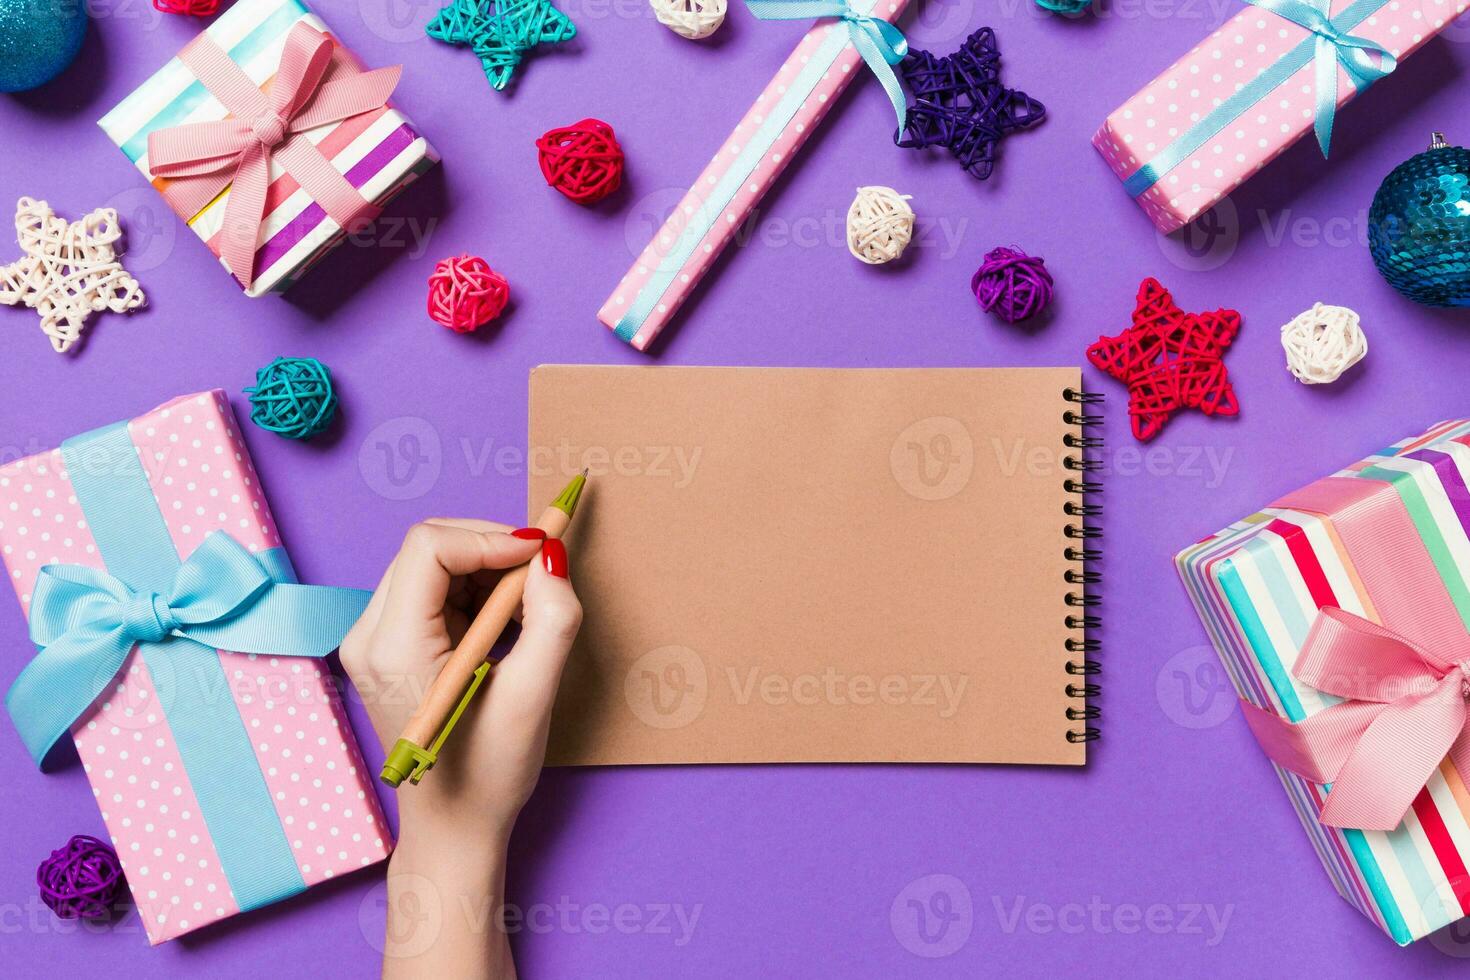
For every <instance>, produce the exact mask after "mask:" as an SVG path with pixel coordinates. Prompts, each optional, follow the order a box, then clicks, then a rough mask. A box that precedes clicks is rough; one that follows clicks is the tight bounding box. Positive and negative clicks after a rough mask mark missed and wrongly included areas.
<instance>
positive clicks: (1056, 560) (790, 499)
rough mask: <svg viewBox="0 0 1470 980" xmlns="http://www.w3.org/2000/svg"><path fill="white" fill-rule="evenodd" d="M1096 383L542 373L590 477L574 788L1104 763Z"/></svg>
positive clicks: (569, 695)
mask: <svg viewBox="0 0 1470 980" xmlns="http://www.w3.org/2000/svg"><path fill="white" fill-rule="evenodd" d="M1080 385H1081V378H1080V372H1079V371H1078V370H1077V369H1075V368H1041V369H1030V368H1028V369H940V370H888V369H879V370H834V369H768V368H682V367H598V366H560V365H551V366H543V367H538V368H536V369H535V370H534V371H532V373H531V383H530V456H529V459H530V461H531V475H530V488H529V493H530V497H529V500H530V501H531V502H532V503H533V504H535V503H538V502H543V501H545V500H548V499H550V498H551V497H553V496H555V494H556V492H557V491H558V490H559V489H560V488H561V487H562V485H563V484H565V483H566V481H567V479H568V478H569V477H570V476H571V475H573V474H575V473H577V472H579V471H581V470H582V469H583V468H584V467H586V468H588V469H589V471H590V473H589V481H588V487H587V491H586V493H585V495H584V496H583V499H582V503H581V506H580V509H579V510H578V513H577V519H576V522H575V523H574V524H573V527H572V530H571V532H570V533H569V535H568V538H567V544H568V549H569V551H570V553H571V571H572V581H573V582H574V583H575V585H576V587H577V592H578V594H579V595H580V597H581V599H582V602H583V605H584V607H585V620H584V624H583V628H582V632H581V634H580V636H579V638H578V640H577V645H576V648H575V649H574V650H573V652H572V656H571V659H570V661H569V663H568V665H567V669H566V674H565V677H564V679H563V682H562V686H561V692H560V696H559V700H558V702H557V706H556V712H555V716H554V720H553V725H552V735H551V742H550V747H549V750H548V753H547V762H548V763H549V764H551V765H619V764H645V763H737V762H1009V763H1050V764H1059V765H1080V764H1082V763H1084V762H1085V761H1086V758H1087V755H1086V753H1087V743H1088V741H1090V740H1091V739H1093V738H1095V737H1096V735H1097V727H1096V721H1095V718H1096V713H1097V712H1096V706H1095V705H1093V706H1090V705H1089V704H1088V700H1087V699H1088V696H1089V695H1094V694H1096V685H1095V683H1094V681H1095V677H1094V676H1093V674H1094V673H1095V672H1096V670H1097V664H1096V663H1095V662H1094V661H1093V660H1092V659H1090V658H1089V656H1088V655H1089V654H1090V653H1091V652H1092V651H1093V649H1094V648H1095V646H1096V638H1095V637H1094V638H1091V639H1089V638H1088V636H1087V634H1086V629H1087V628H1088V627H1091V626H1093V625H1095V623H1094V622H1093V620H1094V618H1095V617H1094V612H1095V610H1094V609H1093V608H1091V606H1092V604H1093V603H1094V602H1095V601H1096V598H1097V597H1096V595H1095V594H1092V593H1095V591H1096V586H1095V585H1091V584H1084V583H1090V582H1091V581H1092V579H1093V578H1094V577H1095V571H1093V572H1090V573H1089V570H1088V569H1087V565H1086V562H1085V559H1090V558H1092V557H1093V554H1092V552H1093V551H1094V546H1095V543H1094V542H1093V541H1092V540H1091V537H1092V535H1095V534H1096V533H1097V528H1096V526H1095V524H1096V521H1095V519H1094V520H1092V521H1091V522H1089V517H1090V515H1091V513H1092V511H1093V509H1094V508H1095V506H1096V503H1095V501H1094V503H1093V504H1091V505H1088V504H1084V496H1083V491H1089V490H1092V489H1094V488H1095V480H1096V475H1095V474H1093V473H1091V472H1090V471H1088V470H1085V469H1078V468H1075V467H1088V466H1090V465H1091V464H1090V463H1082V462H1078V461H1079V460H1081V459H1083V458H1084V454H1085V451H1086V450H1087V449H1089V448H1090V447H1091V446H1092V445H1093V444H1095V442H1096V440H1095V438H1094V437H1092V436H1087V435H1085V434H1084V433H1085V427H1086V425H1088V424H1090V423H1091V422H1092V421H1093V417H1092V416H1091V415H1089V414H1086V413H1087V411H1088V406H1087V405H1086V404H1085V402H1087V401H1092V400H1094V399H1096V398H1098V397H1100V396H1097V395H1095V394H1092V393H1087V394H1083V393H1082V392H1081V391H1080Z"/></svg>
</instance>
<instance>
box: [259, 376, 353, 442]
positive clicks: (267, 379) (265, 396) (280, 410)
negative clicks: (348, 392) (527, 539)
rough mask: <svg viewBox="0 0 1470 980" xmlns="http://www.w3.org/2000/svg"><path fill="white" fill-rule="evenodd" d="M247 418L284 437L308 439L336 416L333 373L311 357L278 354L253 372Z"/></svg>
mask: <svg viewBox="0 0 1470 980" xmlns="http://www.w3.org/2000/svg"><path fill="white" fill-rule="evenodd" d="M245 394H247V395H249V396H250V405H251V411H250V421H252V422H254V423H255V424H256V425H258V426H260V427H261V428H262V429H265V430H266V431H267V432H274V433H275V434H276V435H279V436H284V437H285V438H287V439H310V438H311V437H312V436H315V435H320V434H321V433H322V432H324V431H326V428H327V426H329V425H331V424H332V419H333V418H335V417H336V415H337V392H336V390H335V389H334V388H333V387H332V372H331V370H330V369H328V368H327V366H326V365H325V364H323V363H322V362H321V361H318V360H317V359H316V358H314V357H278V358H276V359H275V360H274V361H271V362H270V363H269V364H267V365H266V366H265V367H263V368H261V369H260V370H259V371H256V372H255V387H253V388H246V389H245Z"/></svg>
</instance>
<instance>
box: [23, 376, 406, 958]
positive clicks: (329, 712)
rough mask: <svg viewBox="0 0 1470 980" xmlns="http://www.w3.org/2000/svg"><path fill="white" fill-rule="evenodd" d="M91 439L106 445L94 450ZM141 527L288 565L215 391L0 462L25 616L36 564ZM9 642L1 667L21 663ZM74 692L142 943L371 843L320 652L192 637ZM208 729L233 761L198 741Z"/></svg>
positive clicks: (357, 853) (340, 861) (359, 780)
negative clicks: (216, 645)
mask: <svg viewBox="0 0 1470 980" xmlns="http://www.w3.org/2000/svg"><path fill="white" fill-rule="evenodd" d="M99 436H105V437H106V438H108V439H110V440H111V441H112V445H113V446H114V447H117V448H116V452H120V453H122V454H123V455H122V456H116V457H108V456H106V455H105V454H100V455H99V454H94V453H93V450H94V449H97V448H98V446H99V442H98V441H96V440H94V437H99ZM78 447H81V448H78ZM128 457H132V461H129V460H128ZM124 464H126V465H124ZM132 471H136V473H134V472H132ZM135 480H137V481H145V482H142V483H139V484H134V483H133V481H135ZM99 487H100V490H99ZM99 492H100V493H102V494H103V495H108V496H112V497H115V498H116V499H120V500H126V501H127V503H126V505H125V506H126V507H127V509H128V510H127V519H126V520H123V521H115V520H114V521H111V522H110V525H111V526H110V527H109V526H108V524H109V522H107V521H104V520H103V519H102V515H99V514H98V513H97V512H96V510H95V508H94V506H93V505H94V504H95V503H96V500H97V496H96V495H97V494H98V493H99ZM89 498H90V499H89ZM145 511H146V513H145ZM149 528H156V529H157V531H158V533H159V534H160V535H161V536H163V542H164V544H165V545H166V546H167V547H169V548H170V550H171V551H174V552H176V553H177V555H178V556H179V558H181V559H187V558H188V557H189V556H190V555H191V554H193V553H195V552H196V551H198V550H199V549H201V547H202V546H204V544H205V542H206V541H207V540H210V538H211V536H213V535H217V534H218V532H226V533H227V534H228V535H229V537H230V538H233V539H234V541H235V542H236V543H237V544H238V546H239V547H242V548H244V549H246V550H247V551H248V552H249V553H250V554H252V555H255V556H257V557H258V558H259V559H260V560H262V561H263V562H264V561H266V560H267V559H269V560H271V561H273V562H274V563H275V564H276V565H277V566H281V567H284V569H285V571H284V572H283V573H282V574H283V578H282V579H281V580H283V581H291V580H292V579H293V578H294V575H293V574H291V573H290V571H289V569H290V564H289V559H288V558H286V557H285V552H284V551H283V550H282V546H281V538H280V533H279V531H278V530H277V528H276V523H275V521H274V519H273V518H272V517H271V511H270V506H269V504H268V503H267V502H266V498H265V493H264V491H263V489H262V487H261V485H260V479H259V477H258V476H257V475H256V472H255V468H254V466H253V465H252V464H251V461H250V455H249V452H248V451H247V449H246V447H245V442H244V440H243V438H242V436H241V433H240V427H239V424H238V423H237V422H236V420H235V417H234V414H233V412H232V411H231V410H230V406H229V402H228V401H227V400H226V398H225V394H224V392H222V391H208V392H201V393H198V394H193V395H188V396H185V397H182V398H177V399H175V400H173V401H171V402H168V403H167V404H165V405H161V406H159V407H158V408H155V409H153V410H152V411H150V412H147V413H145V414H143V415H140V416H138V417H136V418H134V419H131V420H130V421H128V422H126V423H122V424H119V425H116V426H109V427H107V428H106V429H101V430H97V432H96V433H88V434H87V435H84V436H80V437H78V438H77V439H74V440H68V442H67V443H65V444H63V447H62V448H60V449H54V450H50V451H48V452H42V453H38V454H36V455H33V456H29V457H26V458H24V459H20V460H17V461H15V462H12V463H9V464H6V465H4V466H0V557H3V558H4V565H5V568H6V570H7V573H8V574H7V577H8V578H9V580H10V583H11V585H12V586H13V587H14V589H15V593H16V595H17V596H18V597H19V599H20V603H21V608H22V609H23V610H24V612H25V614H26V616H27V618H28V619H30V618H31V617H32V615H33V612H34V609H35V600H36V598H37V593H36V587H37V583H38V581H39V579H40V576H41V572H42V569H43V568H45V567H48V566H49V567H51V568H53V569H55V568H56V567H59V566H81V567H84V568H87V569H97V570H109V569H112V562H113V561H114V560H115V558H116V552H115V551H114V552H113V554H111V555H109V544H112V545H115V544H116V542H117V539H118V536H119V534H121V535H123V536H125V537H126V538H128V539H130V540H138V539H142V538H145V537H147V533H146V531H145V529H149ZM114 570H115V569H114ZM12 639H13V640H14V642H12V643H10V644H9V645H8V651H7V652H8V653H9V654H10V655H11V664H10V668H11V669H9V670H8V671H7V678H12V677H15V675H16V670H18V669H19V665H18V663H17V658H20V659H19V663H21V664H23V663H24V659H23V658H24V654H23V653H22V651H21V647H22V645H23V640H22V638H20V637H14V638H12ZM92 691H97V692H99V693H98V694H97V696H96V698H95V700H93V701H92V702H91V705H90V707H88V708H87V709H86V710H85V711H84V712H83V713H82V714H81V715H80V716H79V717H78V718H77V720H76V721H75V722H74V723H73V724H72V725H71V738H72V740H73V741H74V742H75V743H76V751H77V755H78V756H79V757H80V759H81V764H82V766H83V768H84V770H85V771H86V775H87V780H88V781H89V783H90V784H91V787H92V796H93V797H94V798H95V801H96V805H97V807H98V808H99V809H100V810H101V813H102V820H103V822H104V823H105V824H106V826H107V833H108V835H109V836H110V838H111V840H112V842H113V846H114V847H116V849H117V852H118V856H119V857H120V858H121V860H122V866H123V871H124V874H125V875H126V877H127V882H128V887H129V889H130V890H131V892H132V899H133V902H134V904H135V905H136V906H137V909H138V916H139V919H140V921H141V922H142V924H143V928H144V929H145V930H146V932H147V936H148V940H149V942H150V943H161V942H164V941H166V940H170V939H174V938H176V937H178V936H181V935H184V934H185V933H188V932H192V931H194V930H196V929H199V928H201V927H203V926H206V925H209V924H210V923H213V922H218V921H220V920H221V919H226V918H229V917H231V916H233V915H236V914H238V913H240V912H242V911H247V910H249V909H251V908H256V907H259V906H261V905H265V904H269V903H271V902H274V901H279V900H281V899H283V898H285V897H288V896H289V895H291V894H294V893H296V892H299V891H301V890H302V889H305V888H309V887H311V886H313V885H316V884H319V883H321V882H323V881H327V880H329V879H331V878H335V877H339V876H341V875H344V874H348V873H350V872H353V871H356V870H358V869H360V868H364V867H367V866H369V865H372V864H376V863H378V862H380V861H382V860H383V859H384V858H386V857H387V856H388V853H389V850H390V849H391V847H392V843H393V842H392V838H391V835H390V832H389V829H388V825H387V822H386V821H385V820H384V818H383V812H382V810H381V809H380V807H379V804H378V799H377V796H376V794H375V792H374V788H373V784H374V781H373V778H372V773H371V772H369V771H368V769H367V767H366V766H365V765H364V762H363V758H362V755H361V752H360V751H359V748H358V744H357V740H356V738H355V737H354V735H353V732H352V728H351V725H350V723H349V721H348V718H347V714H346V711H345V710H344V708H343V705H342V701H341V697H340V696H339V693H338V690H337V687H336V685H335V684H334V679H333V676H332V674H331V671H330V670H329V669H328V668H327V666H326V665H325V664H324V663H323V662H322V661H321V660H318V659H314V658H311V657H305V656H300V657H298V656H284V655H282V656H273V655H270V654H264V653H248V654H247V653H236V652H231V651H228V650H219V651H215V650H211V649H208V648H206V647H203V646H199V647H198V649H196V650H193V651H192V652H183V653H179V652H176V651H175V650H174V649H172V648H170V649H167V650H166V651H165V652H164V653H163V655H162V656H160V657H155V658H152V659H150V654H149V653H148V652H147V651H146V650H145V649H144V646H143V645H137V646H134V647H132V649H131V652H129V653H128V655H127V659H126V660H125V661H123V663H122V667H121V669H120V670H118V671H117V672H116V674H115V675H110V676H103V675H98V676H97V677H96V678H95V682H94V683H93V684H92V685H91V687H90V690H89V691H87V692H86V693H91V692H92ZM189 692H194V694H195V697H192V698H191V697H188V696H187V695H188V694H189ZM16 697H17V693H16V689H14V688H13V689H12V691H11V693H10V694H9V695H7V698H6V706H7V708H9V709H10V710H11V713H12V715H14V713H15V711H16V710H17V704H16V703H15V701H14V699H15V698H16ZM221 733H223V734H225V735H232V737H234V738H235V740H236V742H237V743H238V744H236V745H232V746H231V748H232V749H238V752H237V753H236V754H237V755H239V758H238V759H235V760H234V761H230V760H229V759H228V758H226V757H224V756H223V755H222V754H218V753H212V752H210V751H209V750H201V749H200V748H199V746H200V744H201V739H217V738H219V737H220V736H221ZM63 737H65V736H63ZM216 744H217V743H216ZM28 747H29V746H28ZM37 778H40V777H37ZM222 783H224V784H225V788H224V789H223V791H222V790H221V784H222ZM57 816H58V817H59V816H61V815H57ZM68 819H72V818H68Z"/></svg>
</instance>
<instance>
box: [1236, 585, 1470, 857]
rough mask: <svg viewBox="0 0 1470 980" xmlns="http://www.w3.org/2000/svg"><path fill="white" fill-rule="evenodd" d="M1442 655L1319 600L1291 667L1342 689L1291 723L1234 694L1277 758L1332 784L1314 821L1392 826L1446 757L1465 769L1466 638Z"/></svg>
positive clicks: (1316, 682) (1469, 670)
mask: <svg viewBox="0 0 1470 980" xmlns="http://www.w3.org/2000/svg"><path fill="white" fill-rule="evenodd" d="M1458 652H1459V653H1460V655H1461V656H1460V657H1459V659H1456V660H1446V659H1443V658H1442V657H1440V656H1438V655H1436V654H1434V653H1432V652H1430V651H1429V650H1426V649H1424V648H1423V647H1420V646H1418V645H1417V644H1415V643H1413V642H1411V641H1410V640H1408V639H1406V638H1404V637H1402V636H1400V635H1399V634H1397V633H1395V632H1393V631H1392V630H1390V629H1386V628H1384V627H1382V626H1379V625H1378V624H1377V623H1373V622H1369V621H1368V620H1366V619H1363V618H1362V617H1361V616H1354V615H1353V614H1352V613H1347V612H1343V611H1342V610H1341V609H1337V608H1333V607H1330V606H1329V607H1324V608H1323V609H1322V610H1321V612H1320V613H1318V615H1317V619H1316V620H1315V621H1314V622H1313V623H1312V628H1311V630H1310V631H1308V633H1307V639H1306V642H1305V643H1304V644H1303V645H1302V652H1301V656H1299V657H1298V658H1297V662H1296V666H1295V667H1294V668H1293V670H1292V673H1294V674H1295V675H1296V676H1297V677H1298V678H1300V679H1301V680H1302V681H1304V682H1306V683H1308V684H1310V685H1312V686H1313V687H1315V688H1317V689H1318V690H1319V691H1325V692H1327V693H1329V694H1334V695H1336V696H1338V697H1341V698H1346V699H1347V700H1345V701H1343V702H1342V703H1340V704H1335V705H1333V706H1331V707H1329V708H1326V709H1324V710H1322V711H1319V712H1318V713H1317V714H1315V715H1312V716H1311V717H1310V718H1306V719H1304V720H1302V721H1301V722H1299V723H1297V724H1292V723H1291V722H1290V721H1288V720H1286V719H1285V718H1282V717H1280V716H1279V715H1275V714H1272V713H1271V712H1269V711H1263V710H1262V709H1260V708H1258V707H1256V706H1255V705H1253V704H1251V703H1250V702H1248V701H1242V702H1241V707H1242V708H1244V710H1245V718H1246V721H1247V722H1249V723H1250V726H1251V730H1252V731H1253V732H1254V733H1255V736H1256V740H1257V741H1258V742H1260V743H1261V748H1263V749H1264V750H1265V752H1266V754H1267V755H1268V756H1270V757H1271V759H1272V761H1274V762H1275V763H1276V764H1277V765H1279V766H1281V767H1282V768H1284V769H1289V770H1291V771H1292V772H1294V773H1296V774H1297V775H1299V776H1302V777H1303V778H1306V779H1310V780H1311V781H1312V782H1314V783H1331V784H1332V790H1331V792H1330V793H1328V794H1327V803H1326V805H1325V806H1324V807H1323V808H1322V822H1323V823H1324V824H1326V825H1328V826H1330V827H1356V828H1359V829H1361V830H1392V829H1394V828H1395V827H1397V826H1398V825H1399V823H1400V822H1402V820H1403V819H1404V814H1406V813H1407V812H1408V810H1409V807H1410V806H1411V805H1413V802H1414V797H1415V796H1417V795H1418V794H1419V791H1420V790H1422V789H1423V788H1424V785H1425V784H1426V783H1427V782H1429V778H1430V776H1432V775H1433V774H1434V770H1435V769H1437V768H1438V767H1439V764H1440V762H1442V761H1443V760H1444V759H1445V757H1446V756H1448V757H1449V759H1450V761H1451V762H1452V763H1454V766H1455V768H1456V769H1457V770H1458V771H1459V772H1460V773H1461V774H1463V775H1464V776H1465V777H1466V778H1470V731H1467V729H1466V722H1467V719H1470V710H1467V707H1466V698H1467V697H1470V642H1467V643H1466V645H1465V648H1464V649H1462V650H1460V651H1458Z"/></svg>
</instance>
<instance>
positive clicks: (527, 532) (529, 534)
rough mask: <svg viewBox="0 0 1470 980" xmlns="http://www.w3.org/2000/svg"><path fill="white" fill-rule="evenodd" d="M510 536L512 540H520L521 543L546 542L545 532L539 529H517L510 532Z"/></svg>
mask: <svg viewBox="0 0 1470 980" xmlns="http://www.w3.org/2000/svg"><path fill="white" fill-rule="evenodd" d="M510 536H511V537H513V538H520V539H521V540H522V541H544V540H546V532H545V531H543V530H541V529H540V528H539V527H518V528H516V529H515V530H514V531H512V532H510Z"/></svg>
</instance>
